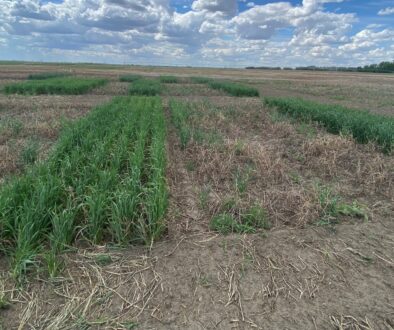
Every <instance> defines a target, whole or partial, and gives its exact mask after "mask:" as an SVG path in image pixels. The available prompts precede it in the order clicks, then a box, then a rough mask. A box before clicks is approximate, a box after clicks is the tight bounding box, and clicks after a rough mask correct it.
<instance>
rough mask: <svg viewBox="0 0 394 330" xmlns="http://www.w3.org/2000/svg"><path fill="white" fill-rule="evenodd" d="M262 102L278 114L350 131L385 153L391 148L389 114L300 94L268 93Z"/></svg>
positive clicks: (392, 135)
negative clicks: (267, 96)
mask: <svg viewBox="0 0 394 330" xmlns="http://www.w3.org/2000/svg"><path fill="white" fill-rule="evenodd" d="M264 103H265V104H266V105H267V106H270V107H275V108H276V109H277V110H278V112H279V113H281V114H285V115H288V116H290V117H293V118H297V119H299V120H302V121H306V122H309V121H314V122H317V123H319V124H320V125H321V126H323V127H325V128H326V129H327V131H328V132H330V133H332V134H343V133H345V134H351V135H352V136H353V138H354V139H355V140H356V141H357V142H358V143H368V142H375V143H376V144H377V145H379V146H380V147H381V148H382V151H383V152H385V153H390V152H391V151H392V149H393V146H394V119H393V118H392V117H389V116H384V115H378V114H373V113H369V112H367V111H359V110H353V109H349V108H345V107H343V106H339V105H329V104H320V103H316V102H312V101H306V100H303V99H299V98H275V97H269V98H265V99H264Z"/></svg>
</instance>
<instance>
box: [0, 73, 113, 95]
mask: <svg viewBox="0 0 394 330" xmlns="http://www.w3.org/2000/svg"><path fill="white" fill-rule="evenodd" d="M106 83H107V80H106V79H97V78H76V77H62V78H49V79H42V80H28V81H25V82H20V83H13V84H8V85H6V86H5V87H4V92H5V93H6V94H27V95H40V94H66V95H67V94H72V95H78V94H85V93H87V92H88V91H90V90H92V89H93V88H96V87H100V86H103V85H105V84H106Z"/></svg>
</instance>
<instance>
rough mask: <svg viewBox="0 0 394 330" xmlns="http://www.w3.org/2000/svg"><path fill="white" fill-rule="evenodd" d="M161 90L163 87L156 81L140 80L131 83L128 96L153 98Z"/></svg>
mask: <svg viewBox="0 0 394 330" xmlns="http://www.w3.org/2000/svg"><path fill="white" fill-rule="evenodd" d="M162 90H163V86H162V85H161V83H160V82H159V81H158V80H154V79H144V78H141V79H137V80H135V81H134V82H133V83H131V85H130V88H129V94H130V95H145V96H155V95H160V94H161V92H162Z"/></svg>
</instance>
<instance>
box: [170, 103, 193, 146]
mask: <svg viewBox="0 0 394 330" xmlns="http://www.w3.org/2000/svg"><path fill="white" fill-rule="evenodd" d="M170 109H171V118H172V122H173V124H174V126H175V128H176V130H177V132H178V136H179V138H180V140H181V147H182V149H185V148H186V146H187V145H188V143H189V142H190V140H191V138H192V128H191V127H190V125H189V123H188V120H189V118H190V116H191V111H190V105H189V104H188V103H185V102H179V101H175V100H171V101H170Z"/></svg>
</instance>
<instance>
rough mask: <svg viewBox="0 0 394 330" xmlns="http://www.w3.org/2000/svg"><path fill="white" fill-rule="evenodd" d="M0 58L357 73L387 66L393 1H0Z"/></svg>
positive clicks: (393, 56) (393, 52)
mask: <svg viewBox="0 0 394 330" xmlns="http://www.w3.org/2000/svg"><path fill="white" fill-rule="evenodd" d="M0 59H4V60H36V61H67V62H103V63H130V64H154V65H157V64H159V65H191V66H220V67H244V66H247V65H254V66H259V65H260V66H264V65H267V66H298V65H320V66H325V65H351V66H357V65H363V64H369V63H376V62H380V61H383V60H394V0H375V1H369V0H289V1H272V0H271V1H270V0H254V1H249V0H238V1H237V0H194V1H193V0H0Z"/></svg>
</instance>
